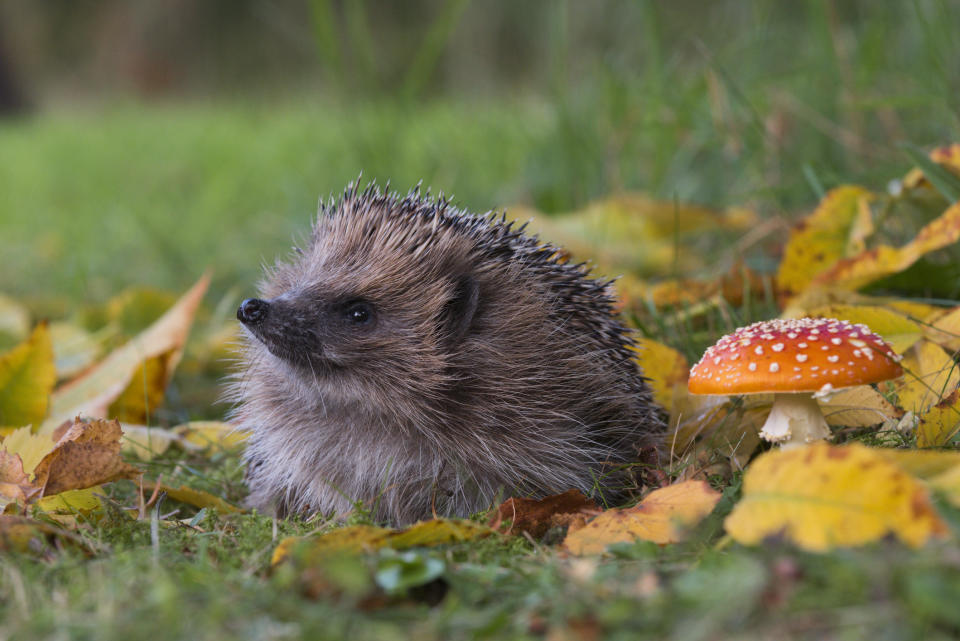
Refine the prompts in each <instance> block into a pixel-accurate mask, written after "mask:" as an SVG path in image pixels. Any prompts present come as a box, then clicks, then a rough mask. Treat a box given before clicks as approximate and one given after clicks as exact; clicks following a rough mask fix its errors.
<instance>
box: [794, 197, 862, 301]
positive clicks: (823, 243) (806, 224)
mask: <svg viewBox="0 0 960 641" xmlns="http://www.w3.org/2000/svg"><path fill="white" fill-rule="evenodd" d="M873 197H874V196H873V194H871V193H870V192H869V191H867V190H866V189H864V188H863V187H857V186H855V185H844V186H841V187H837V188H835V189H831V190H830V191H829V192H828V193H827V195H826V196H824V198H823V200H821V201H820V204H819V205H818V206H817V208H816V209H815V210H814V211H813V213H811V214H810V215H809V216H807V217H806V218H804V219H803V220H802V221H800V223H799V224H798V225H797V227H796V228H795V229H794V230H793V232H792V233H791V234H790V239H789V240H788V241H787V244H786V246H785V247H784V250H783V259H782V260H781V261H780V267H779V269H778V271H777V291H778V292H779V293H780V295H781V296H782V297H784V298H791V297H793V296H796V295H797V294H799V293H801V292H802V291H804V290H805V289H807V287H808V286H809V285H810V284H811V283H812V282H813V280H814V278H816V277H817V276H818V275H819V274H821V273H823V272H825V271H826V270H828V269H829V268H830V267H831V266H832V265H834V264H835V263H836V262H837V261H839V260H840V259H842V258H844V257H845V256H846V253H845V252H846V250H847V246H848V244H849V242H850V231H851V227H852V226H853V224H854V222H855V221H856V218H857V215H858V213H859V211H860V207H861V202H863V201H867V202H869V201H871V200H872V199H873Z"/></svg>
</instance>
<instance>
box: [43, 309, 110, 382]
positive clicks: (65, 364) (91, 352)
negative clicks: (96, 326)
mask: <svg viewBox="0 0 960 641" xmlns="http://www.w3.org/2000/svg"><path fill="white" fill-rule="evenodd" d="M50 340H51V341H52V342H53V360H54V365H55V366H56V370H57V378H58V379H60V380H69V379H71V378H73V377H74V376H76V375H78V374H80V373H81V372H83V371H84V370H86V369H87V368H88V367H90V366H91V365H93V364H94V363H95V362H96V360H97V358H98V357H99V356H100V353H101V352H102V351H103V344H102V342H101V341H100V340H98V339H97V338H94V335H93V334H91V333H90V332H89V331H87V330H86V329H84V328H83V327H80V326H79V325H74V324H72V323H65V322H55V323H50Z"/></svg>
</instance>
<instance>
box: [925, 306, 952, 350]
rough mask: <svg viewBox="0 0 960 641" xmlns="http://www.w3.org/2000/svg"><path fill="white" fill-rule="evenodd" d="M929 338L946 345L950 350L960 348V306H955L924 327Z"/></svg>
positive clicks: (943, 345)
mask: <svg viewBox="0 0 960 641" xmlns="http://www.w3.org/2000/svg"><path fill="white" fill-rule="evenodd" d="M924 334H925V336H926V337H927V339H928V340H930V341H933V342H934V343H937V344H939V345H941V346H942V347H945V348H946V349H947V350H949V351H950V352H956V351H958V350H960V307H955V308H953V309H952V310H950V311H949V312H947V313H946V314H943V315H941V316H939V317H938V318H936V320H934V321H933V322H932V323H931V325H930V326H925V327H924Z"/></svg>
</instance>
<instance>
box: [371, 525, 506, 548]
mask: <svg viewBox="0 0 960 641" xmlns="http://www.w3.org/2000/svg"><path fill="white" fill-rule="evenodd" d="M492 533H493V530H492V529H490V528H489V527H487V526H486V525H483V524H480V523H476V522H474V521H467V520H465V519H431V520H429V521H420V522H419V523H414V524H413V525H411V526H410V527H408V528H406V529H403V530H400V531H398V532H394V533H393V534H391V535H390V536H389V538H388V539H387V545H388V546H389V547H392V548H393V549H395V550H405V549H407V548H413V547H425V546H434V545H446V544H448V543H459V542H462V541H472V540H474V539H481V538H483V537H485V536H489V535H490V534H492Z"/></svg>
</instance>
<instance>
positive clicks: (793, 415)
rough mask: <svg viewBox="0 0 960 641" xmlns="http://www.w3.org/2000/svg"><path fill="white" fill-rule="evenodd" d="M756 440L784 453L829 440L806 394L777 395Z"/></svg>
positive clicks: (819, 414)
mask: <svg viewBox="0 0 960 641" xmlns="http://www.w3.org/2000/svg"><path fill="white" fill-rule="evenodd" d="M760 437H761V438H763V439H766V440H768V441H771V442H773V443H780V444H781V447H783V448H785V449H786V448H791V447H798V446H800V445H806V444H807V443H812V442H813V441H819V440H822V439H825V438H829V437H830V428H829V427H828V426H827V422H826V421H825V420H823V412H821V411H820V405H818V404H817V400H816V399H815V398H813V395H812V394H811V393H810V392H798V393H779V394H774V397H773V407H772V408H771V409H770V416H768V417H767V422H766V423H764V424H763V428H762V429H761V430H760Z"/></svg>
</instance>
